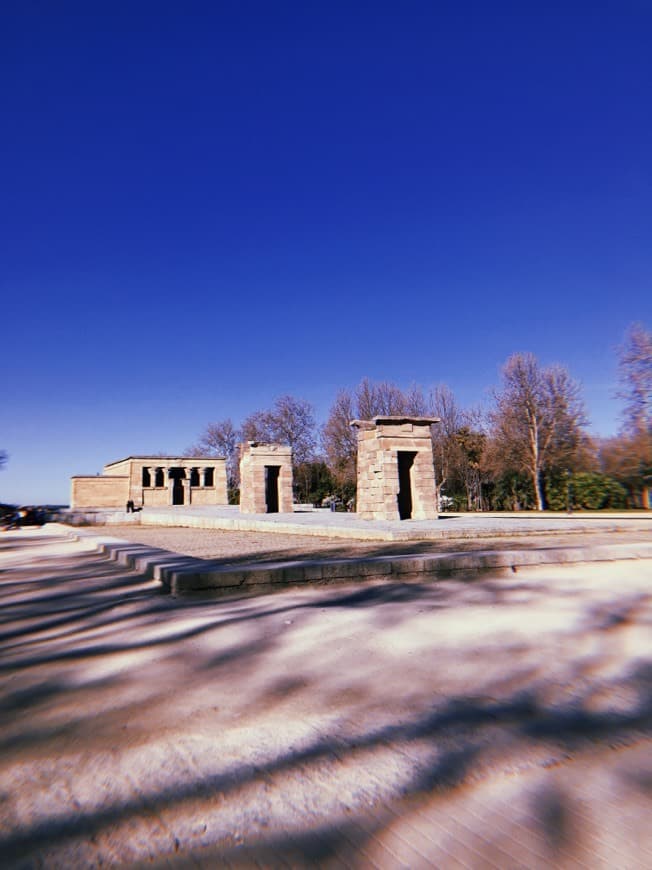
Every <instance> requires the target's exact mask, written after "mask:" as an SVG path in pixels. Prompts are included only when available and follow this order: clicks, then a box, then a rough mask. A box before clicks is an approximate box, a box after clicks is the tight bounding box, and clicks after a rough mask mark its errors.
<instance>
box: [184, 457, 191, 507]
mask: <svg viewBox="0 0 652 870" xmlns="http://www.w3.org/2000/svg"><path fill="white" fill-rule="evenodd" d="M183 470H184V471H185V473H186V476H185V478H184V480H183V503H184V505H186V504H191V503H192V498H191V495H190V475H191V474H192V468H188V466H186V465H184V467H183Z"/></svg>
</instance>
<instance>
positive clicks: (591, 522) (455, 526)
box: [62, 505, 652, 541]
mask: <svg viewBox="0 0 652 870" xmlns="http://www.w3.org/2000/svg"><path fill="white" fill-rule="evenodd" d="M62 520H63V521H64V522H66V523H69V524H70V525H112V524H120V525H122V524H124V523H125V522H129V523H135V524H140V525H152V526H181V527H187V528H198V529H226V530H237V531H252V532H282V533H284V534H297V535H315V536H318V537H326V538H349V539H352V540H362V541H424V540H448V539H450V540H453V539H456V538H457V539H468V538H495V537H513V536H518V535H526V536H530V535H537V534H550V533H563V534H567V533H572V532H580V533H582V532H587V531H604V532H617V531H634V530H640V531H650V532H651V533H652V512H650V511H648V512H640V513H638V512H636V513H627V512H623V513H609V514H604V513H589V512H586V513H581V514H580V513H575V514H559V513H547V512H544V513H535V512H532V513H529V512H528V513H526V512H521V513H473V514H471V513H468V514H462V513H460V514H453V513H446V514H440V515H439V518H438V519H435V520H364V519H361V518H360V517H358V516H357V514H354V513H337V512H331V511H329V510H325V509H323V508H318V509H313V510H309V509H308V510H306V509H305V508H304V509H301V510H295V511H294V512H293V513H277V514H241V513H240V511H239V508H238V507H237V506H234V505H218V506H196V507H195V506H192V507H167V508H155V509H148V508H145V509H144V510H143V511H140V512H138V513H135V514H127V513H125V512H124V511H109V510H95V511H91V510H85V511H68V512H66V513H65V514H62Z"/></svg>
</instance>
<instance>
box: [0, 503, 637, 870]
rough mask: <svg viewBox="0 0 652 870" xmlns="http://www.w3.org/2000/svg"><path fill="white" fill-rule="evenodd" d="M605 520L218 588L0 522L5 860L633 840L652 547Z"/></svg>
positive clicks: (629, 863) (579, 845)
mask: <svg viewBox="0 0 652 870" xmlns="http://www.w3.org/2000/svg"><path fill="white" fill-rule="evenodd" d="M524 521H525V522H527V521H528V520H524ZM446 522H448V521H446ZM566 528H568V527H566ZM628 528H630V529H631V528H632V527H631V526H630V527H628ZM647 528H649V526H647ZM97 531H98V532H101V534H104V531H105V530H99V529H98V530H97ZM163 531H164V530H163ZM603 532H604V534H605V536H607V535H609V534H610V535H612V538H609V540H610V541H612V542H613V543H612V544H611V543H608V542H607V539H605V540H604V541H601V544H600V546H603V547H605V548H608V547H611V551H610V552H611V556H609V555H608V553H607V551H606V550H605V551H604V553H605V556H604V558H605V560H603V561H589V562H579V563H576V564H572V565H563V564H555V563H552V562H550V563H544V564H530V565H520V564H519V565H518V566H516V565H515V566H514V568H515V570H508V571H507V572H504V571H503V572H501V573H500V574H498V573H495V574H494V573H492V571H491V569H488V570H486V569H485V570H483V571H482V572H480V573H478V574H477V575H473V576H468V575H467V574H465V573H464V572H459V573H458V574H456V573H455V572H451V573H450V574H449V576H446V577H443V578H442V577H439V578H437V577H436V576H435V575H431V576H429V577H428V578H425V577H423V576H422V577H418V576H417V577H415V578H412V579H409V578H406V579H404V580H402V579H401V578H400V576H395V575H393V574H391V573H390V574H389V575H386V576H385V578H384V579H383V580H377V579H376V580H371V581H370V582H369V581H367V582H361V581H358V582H348V583H347V582H342V583H340V584H339V585H333V586H330V585H317V586H310V585H308V586H306V587H304V588H300V589H296V588H288V589H285V590H283V591H279V592H276V593H275V594H271V595H260V596H243V595H240V596H237V595H236V596H231V597H227V598H223V599H205V598H201V597H200V598H192V597H186V598H173V597H171V596H170V595H168V594H166V593H165V592H164V590H163V588H162V586H161V584H160V583H159V582H158V581H157V580H156V579H153V578H152V577H151V576H150V575H151V573H152V572H151V571H148V570H143V569H142V566H146V564H147V560H148V559H151V558H154V557H156V558H159V557H160V548H158V549H157V552H156V553H155V552H154V551H153V548H152V547H151V546H147V545H145V544H142V543H141V544H133V543H130V544H128V545H127V544H125V545H124V546H122V547H121V546H120V545H117V544H116V542H114V544H115V546H114V547H113V548H112V547H110V546H109V547H107V546H106V543H107V542H106V541H105V543H104V550H103V551H102V550H100V549H98V538H97V537H95V536H94V535H88V534H80V535H77V534H76V533H75V532H74V531H71V530H67V529H65V528H64V527H61V526H46V527H44V528H43V529H40V530H25V529H23V530H20V531H16V532H8V533H4V534H2V536H1V537H0V594H1V595H2V604H3V606H2V628H1V629H0V631H1V634H2V651H3V655H2V661H1V663H0V668H1V670H2V709H3V716H2V720H1V722H0V743H1V744H2V753H1V756H0V800H1V801H2V803H1V804H0V806H1V810H0V854H1V855H2V857H3V866H8V867H48V868H50V867H61V868H71V867H96V866H107V865H108V866H112V867H120V866H125V867H134V866H138V867H141V866H155V867H164V866H170V867H214V866H233V867H249V866H263V867H297V866H324V867H356V868H357V867H360V868H361V867H365V868H366V867H380V868H394V867H432V866H435V867H446V868H448V867H451V868H476V867H477V868H484V867H487V868H501V870H502V868H505V867H510V868H517V867H523V868H531V867H536V868H544V867H546V868H547V867H586V868H613V867H619V868H644V867H650V866H652V832H651V830H650V827H649V817H650V812H651V811H652V557H648V556H646V554H647V550H646V549H645V543H640V542H639V543H638V544H637V546H639V547H641V550H640V554H639V557H638V558H620V557H622V556H625V555H626V553H625V552H624V551H623V550H622V549H621V550H618V547H621V548H622V546H623V542H624V539H623V532H616V531H613V532H609V531H608V530H607V528H606V527H603ZM641 532H642V533H643V534H644V533H645V530H644V528H642V529H641ZM207 534H210V532H208V533H207ZM215 534H216V535H218V534H219V532H215ZM580 534H581V532H580V531H578V535H580ZM639 534H640V532H639ZM641 540H642V539H641ZM524 543H525V538H524ZM578 545H580V538H578ZM510 546H512V545H511V544H510ZM545 549H546V543H545V541H543V540H542V542H541V545H540V547H539V550H540V551H542V552H543V551H544V550H545ZM138 552H140V553H141V555H140V557H139V556H137V553H138ZM596 552H597V551H596ZM125 553H128V554H129V558H127V559H123V561H124V564H121V561H120V557H121V555H124V554H125ZM234 555H235V554H234ZM594 555H595V552H594ZM597 555H600V554H599V553H598V554H597ZM170 558H172V559H174V558H175V557H174V556H170ZM176 558H178V557H176ZM184 558H185V559H190V558H191V557H188V556H186V557H184ZM587 558H591V555H590V553H589V551H588V548H587ZM606 559H611V560H610V561H607V560H606ZM293 561H296V554H295V555H294V557H293ZM139 565H140V566H141V567H140V568H139V567H138V566H139Z"/></svg>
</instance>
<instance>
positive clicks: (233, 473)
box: [187, 417, 241, 488]
mask: <svg viewBox="0 0 652 870" xmlns="http://www.w3.org/2000/svg"><path fill="white" fill-rule="evenodd" d="M240 441H241V433H240V432H239V430H238V429H236V427H235V426H234V425H233V421H232V420H231V419H230V418H229V417H227V418H226V420H219V421H218V422H217V423H209V424H208V426H206V428H205V429H204V431H203V432H202V434H201V435H200V437H199V441H198V442H197V444H195V445H193V446H192V447H191V448H189V450H188V451H187V452H188V453H189V454H190V455H192V454H193V453H195V454H197V453H199V454H206V455H207V456H221V457H224V458H225V459H226V474H227V480H228V485H229V487H230V488H234V487H237V486H238V485H239V482H240V469H239V465H238V462H239V456H238V444H239V442H240Z"/></svg>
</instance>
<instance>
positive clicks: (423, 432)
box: [350, 416, 439, 520]
mask: <svg viewBox="0 0 652 870" xmlns="http://www.w3.org/2000/svg"><path fill="white" fill-rule="evenodd" d="M434 423H439V418H438V417H402V416H394V417H374V418H373V420H352V421H351V424H350V425H351V426H353V427H354V428H355V429H357V433H358V493H357V514H358V516H359V517H361V518H362V519H366V520H409V519H415V520H435V519H437V516H438V514H437V498H436V491H435V466H434V461H433V455H432V434H431V431H430V427H431V426H432V425H433V424H434Z"/></svg>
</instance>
